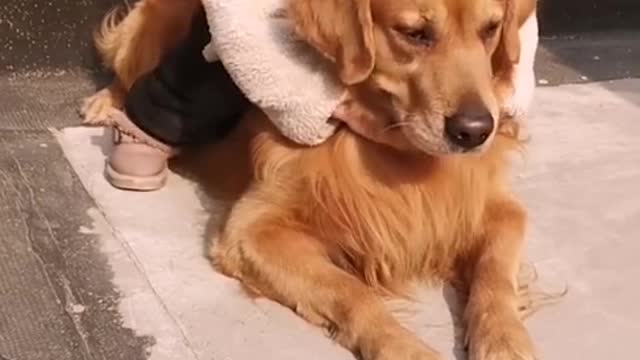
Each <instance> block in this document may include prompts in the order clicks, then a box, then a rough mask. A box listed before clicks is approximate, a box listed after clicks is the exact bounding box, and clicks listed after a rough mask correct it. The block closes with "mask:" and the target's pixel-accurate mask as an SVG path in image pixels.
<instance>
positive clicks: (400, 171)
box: [106, 0, 536, 360]
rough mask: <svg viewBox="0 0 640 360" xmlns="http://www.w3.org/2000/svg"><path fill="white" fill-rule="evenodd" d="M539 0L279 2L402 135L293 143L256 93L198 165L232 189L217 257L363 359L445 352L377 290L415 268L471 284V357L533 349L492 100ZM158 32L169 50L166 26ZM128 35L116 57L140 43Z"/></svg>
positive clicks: (519, 219) (517, 210)
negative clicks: (393, 140)
mask: <svg viewBox="0 0 640 360" xmlns="http://www.w3.org/2000/svg"><path fill="white" fill-rule="evenodd" d="M148 3H149V4H155V3H156V2H155V1H148ZM172 3H173V2H172ZM534 8H535V3H534V1H533V0H474V1H469V0H393V1H389V0H290V5H289V9H288V12H287V14H288V16H289V17H290V18H291V21H293V23H294V24H295V28H296V31H297V32H298V34H299V35H300V37H301V38H302V39H304V40H305V41H307V42H308V43H309V44H310V45H311V46H313V47H314V48H316V49H317V50H318V52H320V53H321V54H323V55H324V56H326V57H327V58H328V59H330V60H331V61H333V62H334V63H335V69H336V72H337V73H338V74H339V76H340V79H341V80H342V81H343V83H344V84H345V85H347V86H348V89H349V92H350V95H351V96H352V98H353V99H354V100H355V101H356V102H357V103H358V104H359V105H358V106H363V107H364V108H366V109H367V110H368V111H370V112H371V113H372V114H378V115H379V117H380V118H382V119H387V120H386V121H391V123H390V124H389V126H388V131H389V132H393V133H395V134H397V135H400V136H401V137H402V138H403V139H404V141H405V145H406V146H405V147H403V148H404V149H406V150H403V151H401V150H398V149H394V148H391V147H387V146H384V145H380V144H376V143H373V142H370V141H368V140H366V139H364V138H362V137H360V136H358V135H357V134H355V133H353V132H352V131H350V130H349V129H347V128H342V129H340V130H339V131H338V132H337V133H336V134H335V135H334V136H333V137H332V138H330V139H329V140H328V141H327V142H326V143H324V144H322V145H320V146H317V147H313V148H306V147H300V146H297V145H295V144H293V143H291V142H290V141H288V140H287V139H285V138H283V137H282V136H281V135H280V134H279V133H278V132H277V130H276V129H275V128H274V127H273V126H272V125H271V124H270V122H269V121H268V119H267V118H266V116H265V115H264V114H263V113H262V112H261V111H260V110H258V109H253V110H252V111H251V112H250V113H248V114H247V115H246V116H245V118H244V119H243V120H242V121H241V124H240V125H239V126H238V127H237V128H236V129H235V131H234V132H233V133H232V134H231V135H230V136H229V137H228V138H226V139H225V140H224V141H222V142H221V143H219V144H216V145H214V146H213V148H212V149H211V151H210V152H208V155H207V156H206V157H205V159H204V162H203V163H201V164H202V165H201V166H203V167H207V168H209V169H217V170H218V171H219V169H224V176H222V177H221V176H218V181H219V182H220V184H218V186H219V189H222V190H221V191H223V192H224V193H225V194H226V195H229V196H230V199H232V201H231V209H230V211H229V213H228V215H227V216H226V217H225V219H224V221H223V223H222V225H221V228H220V230H219V234H217V236H216V239H215V240H214V241H212V243H211V245H210V250H209V255H210V257H211V259H212V261H213V263H214V264H215V266H216V268H217V269H219V270H220V271H221V272H223V273H225V274H227V275H229V276H231V277H234V278H236V279H238V280H239V281H240V282H241V283H242V284H244V285H245V286H246V287H247V288H248V289H250V290H252V292H254V293H257V294H260V295H261V296H265V297H268V298H270V299H272V300H274V301H277V302H279V303H281V304H282V305H284V306H287V307H289V308H291V309H292V310H293V311H295V312H296V313H298V314H299V315H300V316H301V317H303V318H305V319H306V320H308V321H309V322H311V323H313V324H316V325H318V326H321V327H324V328H326V329H328V330H329V331H330V334H332V336H333V337H334V338H335V340H336V341H337V342H339V343H340V344H342V345H343V346H345V347H346V348H348V349H350V350H351V351H353V352H354V353H355V354H357V355H358V356H360V357H361V358H363V359H365V360H435V359H439V358H440V357H439V355H438V354H437V353H436V352H435V351H434V350H433V349H432V348H431V347H429V346H428V345H427V344H425V343H424V342H423V341H422V340H420V339H419V338H418V337H417V336H416V335H415V334H413V333H411V332H410V331H408V330H407V329H405V328H404V327H403V326H402V325H401V324H400V323H399V322H398V321H397V320H396V319H395V318H394V317H393V316H392V314H391V313H390V312H389V311H388V310H387V309H386V307H385V305H384V303H383V299H384V297H385V296H395V295H405V294H406V292H407V289H408V286H409V284H410V283H413V282H415V281H421V282H427V283H431V282H438V281H446V282H450V283H452V284H455V285H456V286H457V288H458V289H460V290H461V291H463V292H464V293H465V295H466V296H465V298H466V300H467V301H466V305H465V309H464V321H465V326H466V339H467V343H468V348H469V357H470V359H473V360H532V359H535V358H536V355H535V349H534V346H533V344H532V342H531V339H530V337H529V335H528V333H527V330H526V328H525V326H524V324H523V322H522V319H521V316H520V314H519V312H518V300H519V299H518V283H517V280H516V277H517V272H518V268H519V265H520V261H521V254H520V252H521V249H522V247H523V237H524V231H525V226H526V212H525V210H524V209H523V208H522V207H521V205H520V204H519V203H518V201H517V200H516V199H515V198H514V196H513V195H512V194H511V192H510V190H509V186H508V182H507V177H508V158H509V156H510V154H511V153H512V152H513V151H515V150H516V149H518V148H519V146H520V142H519V140H518V126H517V124H516V122H515V121H514V120H513V119H512V118H510V117H508V116H503V114H502V113H501V109H502V107H501V106H502V103H503V101H504V98H505V97H507V96H508V94H509V92H510V91H511V89H510V87H511V85H510V84H511V80H510V77H511V76H512V75H513V72H514V65H515V64H517V62H518V58H519V51H520V45H519V36H518V30H519V29H520V27H521V25H522V24H523V23H524V22H525V20H526V19H527V18H528V17H529V16H530V14H531V13H532V12H534ZM134 11H135V9H134ZM188 18H189V17H188V16H187V17H185V18H182V20H184V19H188ZM125 21H126V19H125ZM178 22H179V21H178ZM153 26H159V25H158V24H154V25H153ZM181 28H182V29H187V28H188V25H184V24H183V25H182V26H181ZM115 29H117V27H116V28H115ZM151 41H152V43H153V41H155V45H156V46H158V47H159V48H161V49H162V48H165V47H166V46H167V44H168V43H171V41H174V38H171V39H170V40H168V41H167V42H165V41H163V40H162V39H152V40H151ZM128 51H129V53H126V56H125V57H124V58H123V59H126V58H129V57H131V58H130V59H129V60H124V62H127V61H130V62H134V60H133V57H136V56H138V55H140V54H139V52H138V50H137V48H135V47H132V48H130V50H128ZM116 52H117V51H116ZM141 56H142V55H141ZM111 58H113V57H111ZM106 59H110V57H106ZM120 81H122V82H125V81H124V80H122V79H121V80H120ZM389 119H390V120H389Z"/></svg>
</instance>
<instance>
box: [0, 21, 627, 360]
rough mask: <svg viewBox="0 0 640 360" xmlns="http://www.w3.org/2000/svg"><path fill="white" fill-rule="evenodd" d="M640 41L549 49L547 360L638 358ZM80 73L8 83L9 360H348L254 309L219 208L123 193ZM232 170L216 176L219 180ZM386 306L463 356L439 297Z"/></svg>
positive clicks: (542, 102)
mask: <svg viewBox="0 0 640 360" xmlns="http://www.w3.org/2000/svg"><path fill="white" fill-rule="evenodd" d="M639 36H640V34H638V33H630V32H621V33H603V34H592V35H590V36H584V35H583V36H580V37H558V38H549V39H546V40H545V41H544V44H543V45H544V46H543V48H542V49H541V50H540V56H539V58H540V61H539V63H538V78H539V80H544V81H542V84H541V85H544V86H541V87H540V88H539V89H538V91H537V95H536V100H535V103H534V111H533V114H532V116H531V117H530V119H528V132H529V133H530V135H531V141H530V143H529V145H528V146H527V151H526V153H525V154H524V156H523V157H522V158H521V159H517V160H516V168H515V171H514V183H515V186H516V189H517V191H518V192H519V193H520V194H521V196H522V198H523V199H524V200H525V204H526V205H527V207H528V209H529V211H530V221H531V226H530V229H529V232H528V236H527V239H528V248H527V258H528V259H529V261H530V262H531V263H532V264H534V265H535V266H536V268H537V270H538V272H539V274H540V281H539V286H540V287H541V288H544V289H546V290H548V291H551V292H553V291H557V290H562V289H563V288H564V286H565V285H566V286H568V289H569V292H568V294H567V295H566V296H565V297H564V298H563V299H562V300H561V301H560V302H559V303H558V304H556V305H553V306H550V307H547V308H544V309H542V310H541V311H540V312H539V313H537V314H536V315H534V316H533V317H532V318H531V319H530V320H529V321H528V326H529V327H530V329H531V331H532V334H533V336H534V339H535V341H536V343H537V344H538V346H539V348H540V351H541V355H542V356H541V359H585V360H591V359H594V360H595V359H602V358H615V359H633V358H636V354H635V350H634V347H633V344H634V343H633V340H635V339H636V338H637V334H639V333H640V310H639V309H638V307H637V306H634V305H635V304H636V303H637V302H638V300H640V289H638V286H637V285H636V284H637V279H638V278H639V277H640V263H638V262H637V261H636V256H637V254H640V243H639V242H638V241H636V239H637V238H638V236H639V235H640V190H638V185H637V184H639V183H640V143H639V142H638V141H637V139H638V138H640V122H639V120H640V43H639V42H638V41H637V39H638V38H640V37H639ZM93 88H94V86H93V77H92V76H89V75H87V74H86V73H84V72H82V71H71V70H66V71H54V72H50V71H34V70H31V71H30V72H20V73H9V74H7V75H6V76H5V75H3V76H2V77H0V89H1V90H0V224H1V225H0V359H3V360H4V359H10V360H32V359H33V360H49V359H52V360H67V359H123V360H129V359H132V360H133V359H157V360H165V359H167V360H169V359H185V360H190V359H201V360H204V359H206V360H209V359H212V360H246V359H254V358H256V357H261V358H266V359H279V360H280V359H281V360H287V359H292V360H293V359H351V358H352V357H351V355H350V354H348V353H347V352H346V351H344V350H343V349H341V348H339V347H338V346H336V345H334V344H332V343H331V341H330V340H329V339H327V338H326V337H325V336H324V335H323V334H322V332H321V331H320V330H318V329H315V328H313V327H311V326H309V325H307V324H306V323H305V322H303V321H302V320H300V319H298V318H297V317H296V316H295V315H294V314H292V313H291V312H290V311H288V310H286V309H284V308H283V307H281V306H279V305H277V304H274V303H272V302H270V301H267V300H261V299H257V300H252V299H249V298H247V297H246V296H245V295H244V294H243V292H242V291H241V290H240V288H239V286H238V284H236V283H235V282H234V281H232V280H229V279H227V278H225V277H223V276H221V275H219V274H217V273H215V272H214V271H213V270H212V268H211V267H210V266H209V264H208V263H207V261H206V259H205V258H204V256H203V249H204V242H205V238H206V235H205V233H206V226H207V223H208V222H210V221H211V222H215V221H216V213H217V210H219V209H220V206H221V205H220V204H219V203H218V202H217V201H216V200H215V199H208V198H206V197H205V196H204V195H203V194H202V193H201V192H200V191H199V189H198V187H197V184H194V183H192V182H190V181H189V180H188V179H185V178H182V177H180V176H179V175H177V174H172V176H171V178H170V181H169V184H168V186H167V187H166V188H165V189H163V190H161V191H159V192H155V193H128V192H121V191H117V190H114V189H113V188H111V187H110V186H109V185H108V184H107V183H106V182H105V180H104V178H103V176H102V167H103V164H104V158H105V153H106V152H107V151H108V146H109V141H108V140H109V134H108V132H107V131H105V130H102V129H87V128H81V127H77V123H78V121H79V119H78V117H77V116H76V115H75V109H76V101H77V100H78V99H79V98H80V97H82V96H85V95H87V94H89V93H90V92H91V91H92V90H93ZM222 173H223V170H221V174H222ZM419 291H420V294H421V296H420V298H419V301H417V302H414V303H400V304H396V303H393V304H389V305H390V307H392V308H393V309H396V310H397V309H403V311H397V315H398V316H399V317H400V318H401V320H402V321H403V322H405V323H406V324H407V325H408V326H409V327H411V328H412V329H413V330H414V331H416V332H418V333H419V334H420V335H421V336H424V338H425V340H426V341H428V342H430V343H432V344H435V345H436V346H437V347H438V348H439V349H440V350H441V351H442V352H443V354H444V355H445V356H447V358H450V359H454V358H455V357H454V356H455V355H456V354H457V355H459V359H464V356H463V355H460V352H459V351H457V350H459V346H458V345H456V342H455V337H454V334H455V326H454V321H453V319H452V317H451V315H450V311H449V309H448V308H447V305H446V302H445V301H444V299H443V294H448V293H447V292H446V291H443V290H442V289H420V290H419Z"/></svg>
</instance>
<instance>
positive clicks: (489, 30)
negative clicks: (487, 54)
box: [480, 21, 500, 40]
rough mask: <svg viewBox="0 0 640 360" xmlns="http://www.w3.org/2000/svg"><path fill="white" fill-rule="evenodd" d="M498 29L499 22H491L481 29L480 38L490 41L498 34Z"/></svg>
mask: <svg viewBox="0 0 640 360" xmlns="http://www.w3.org/2000/svg"><path fill="white" fill-rule="evenodd" d="M499 28H500V22H498V21H492V22H490V23H488V24H487V25H485V26H484V27H483V28H482V30H481V31H480V36H481V37H482V39H484V40H489V39H492V38H493V37H494V36H495V35H496V33H497V32H498V29H499Z"/></svg>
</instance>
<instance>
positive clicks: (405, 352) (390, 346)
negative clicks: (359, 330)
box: [362, 329, 441, 360]
mask: <svg viewBox="0 0 640 360" xmlns="http://www.w3.org/2000/svg"><path fill="white" fill-rule="evenodd" d="M369 349H370V351H364V349H363V351H362V358H363V359H364V360H440V359H441V357H440V355H439V354H438V353H437V352H436V351H435V350H433V349H432V348H430V347H429V346H428V345H427V344H425V343H424V342H422V341H421V340H420V339H418V337H417V336H415V335H414V334H413V333H411V332H409V331H408V330H404V329H402V330H400V331H398V332H396V333H394V334H388V335H385V336H384V337H382V338H380V340H378V341H376V343H375V344H372V346H370V347H369Z"/></svg>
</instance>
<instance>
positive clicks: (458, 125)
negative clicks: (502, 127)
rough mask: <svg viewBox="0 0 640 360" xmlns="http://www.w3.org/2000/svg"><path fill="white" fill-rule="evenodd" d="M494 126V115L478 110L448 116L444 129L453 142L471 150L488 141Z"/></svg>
mask: <svg viewBox="0 0 640 360" xmlns="http://www.w3.org/2000/svg"><path fill="white" fill-rule="evenodd" d="M493 126H494V125H493V116H491V114H490V113H489V112H488V111H476V112H463V113H458V114H455V115H453V116H451V117H448V118H446V119H445V127H444V129H445V132H446V134H447V137H448V138H449V140H450V141H451V142H452V143H454V144H456V145H458V146H460V147H462V148H463V149H465V150H471V149H473V148H476V147H478V146H480V145H482V144H484V142H485V141H487V139H488V138H489V136H490V135H491V132H492V131H493Z"/></svg>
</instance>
